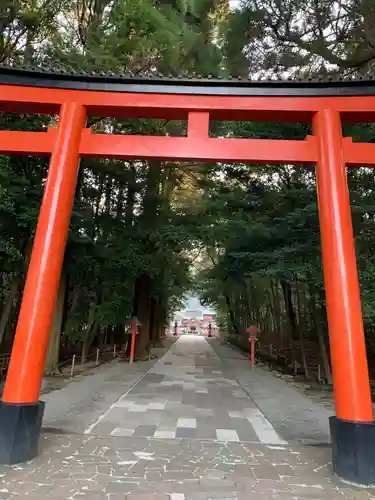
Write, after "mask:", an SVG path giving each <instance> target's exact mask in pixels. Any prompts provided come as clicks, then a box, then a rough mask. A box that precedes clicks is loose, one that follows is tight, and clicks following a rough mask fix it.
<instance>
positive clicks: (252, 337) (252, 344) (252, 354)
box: [246, 326, 258, 368]
mask: <svg viewBox="0 0 375 500" xmlns="http://www.w3.org/2000/svg"><path fill="white" fill-rule="evenodd" d="M246 331H247V333H249V334H250V336H249V338H248V341H249V344H250V365H251V368H254V366H255V342H256V341H257V340H258V339H257V338H256V336H255V334H256V333H257V329H256V328H255V327H252V326H251V327H249V328H247V330H246Z"/></svg>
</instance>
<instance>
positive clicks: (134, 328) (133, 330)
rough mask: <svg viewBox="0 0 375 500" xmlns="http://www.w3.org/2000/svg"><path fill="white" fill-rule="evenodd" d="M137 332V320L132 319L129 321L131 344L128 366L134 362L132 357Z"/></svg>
mask: <svg viewBox="0 0 375 500" xmlns="http://www.w3.org/2000/svg"><path fill="white" fill-rule="evenodd" d="M137 331H138V321H137V319H132V321H131V334H132V338H131V343H130V357H129V362H130V364H131V363H133V361H134V355H135V337H136V335H137Z"/></svg>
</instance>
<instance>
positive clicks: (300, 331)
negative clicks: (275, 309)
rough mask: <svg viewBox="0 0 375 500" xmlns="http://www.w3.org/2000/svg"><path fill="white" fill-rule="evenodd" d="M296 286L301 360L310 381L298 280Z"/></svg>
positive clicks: (306, 377)
mask: <svg viewBox="0 0 375 500" xmlns="http://www.w3.org/2000/svg"><path fill="white" fill-rule="evenodd" d="M295 285H296V298H297V310H298V334H299V345H300V352H301V360H302V366H303V372H304V375H305V379H306V380H308V379H309V377H310V374H309V367H308V365H307V360H306V351H305V339H304V335H303V329H302V325H301V322H302V315H301V304H300V296H299V287H298V281H297V280H296V283H295Z"/></svg>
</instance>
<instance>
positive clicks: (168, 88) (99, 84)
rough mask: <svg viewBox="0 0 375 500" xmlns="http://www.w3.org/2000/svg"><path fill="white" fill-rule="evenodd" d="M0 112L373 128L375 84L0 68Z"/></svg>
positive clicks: (369, 81)
mask: <svg viewBox="0 0 375 500" xmlns="http://www.w3.org/2000/svg"><path fill="white" fill-rule="evenodd" d="M0 89H1V91H0V110H1V111H15V112H29V113H47V114H55V113H58V111H59V109H60V106H61V104H62V103H63V102H66V101H67V100H69V101H72V100H74V101H75V102H78V103H81V104H83V105H84V106H85V107H86V109H87V113H88V114H89V115H91V116H108V117H118V118H134V117H138V118H165V119H174V120H181V119H182V120H183V119H187V114H188V113H189V112H193V111H195V112H197V111H201V112H209V113H210V119H211V120H238V121H242V120H246V121H270V122H278V121H291V122H310V121H311V119H312V116H313V115H314V114H315V113H316V112H317V111H319V110H322V109H326V108H328V107H329V108H334V109H335V110H337V111H339V112H340V114H341V117H342V119H343V120H345V121H351V122H359V121H364V122H372V121H374V120H375V81H371V80H336V81H334V80H332V81H324V80H316V81H312V80H311V81H306V80H305V81H303V80H300V81H278V80H268V81H252V80H243V79H240V80H239V79H237V80H221V79H219V80H218V79H173V78H161V77H127V76H124V77H121V76H112V75H87V74H78V75H77V74H68V73H48V72H43V71H37V70H34V71H33V70H22V69H15V68H8V67H2V68H0ZM182 96H183V99H181V97H182Z"/></svg>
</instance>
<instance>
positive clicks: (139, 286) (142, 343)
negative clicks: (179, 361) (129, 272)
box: [134, 275, 151, 359]
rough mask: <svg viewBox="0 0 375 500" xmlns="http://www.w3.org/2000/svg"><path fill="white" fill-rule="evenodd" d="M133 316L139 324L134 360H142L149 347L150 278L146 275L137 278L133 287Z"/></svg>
mask: <svg viewBox="0 0 375 500" xmlns="http://www.w3.org/2000/svg"><path fill="white" fill-rule="evenodd" d="M134 314H135V315H136V316H137V318H138V320H139V322H140V325H139V329H138V331H139V334H138V335H137V338H136V343H135V355H136V358H141V359H142V358H144V357H145V356H146V355H147V354H148V351H149V346H150V316H151V296H150V278H149V277H148V276H146V275H143V276H141V277H140V278H138V279H137V282H136V285H135V293H134Z"/></svg>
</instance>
